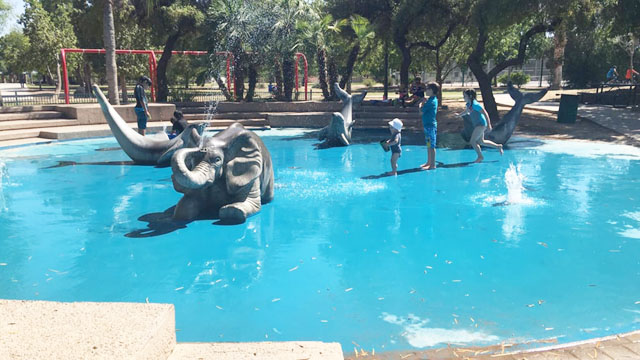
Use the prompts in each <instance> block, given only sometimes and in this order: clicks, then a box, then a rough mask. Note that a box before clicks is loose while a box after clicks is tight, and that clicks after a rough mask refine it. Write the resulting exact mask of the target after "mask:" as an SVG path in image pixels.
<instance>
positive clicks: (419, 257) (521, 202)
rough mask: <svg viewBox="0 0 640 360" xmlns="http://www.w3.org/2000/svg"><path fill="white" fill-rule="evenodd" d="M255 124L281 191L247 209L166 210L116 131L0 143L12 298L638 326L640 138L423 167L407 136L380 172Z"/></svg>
mask: <svg viewBox="0 0 640 360" xmlns="http://www.w3.org/2000/svg"><path fill="white" fill-rule="evenodd" d="M258 133H259V134H260V135H261V136H262V137H263V139H264V140H265V143H266V144H267V146H268V148H269V149H270V151H271V154H272V157H273V162H274V164H275V184H276V195H275V200H274V202H273V203H271V204H268V205H266V206H264V207H263V209H262V211H261V213H259V214H258V215H256V216H254V217H252V218H250V219H249V220H248V221H247V222H246V223H244V224H241V225H234V226H221V225H215V224H214V221H213V220H204V221H195V222H192V223H189V224H186V225H185V226H184V227H176V226H171V225H170V224H167V223H165V222H163V221H161V219H162V217H163V216H162V215H161V213H162V212H163V211H165V210H166V209H168V208H170V207H171V206H173V205H174V204H175V203H176V202H177V201H178V200H179V199H180V196H181V195H180V194H178V193H177V192H175V191H174V190H173V187H172V185H171V180H170V175H171V170H170V168H154V167H149V166H132V165H128V164H126V163H125V164H121V163H120V162H122V161H127V160H128V158H127V157H126V155H125V154H124V153H123V152H122V151H121V150H119V149H114V148H116V147H117V146H118V144H117V143H116V142H115V140H114V139H113V138H104V139H97V140H80V141H69V142H59V143H54V144H50V145H39V146H29V147H20V148H13V149H4V150H0V159H1V160H0V179H1V180H0V298H8V299H39V300H57V301H132V302H145V301H149V302H161V303H173V304H175V308H176V326H177V328H178V329H179V331H178V332H177V337H178V341H264V340H270V341H271V340H272V341H280V340H321V341H338V342H340V343H341V344H342V345H343V348H344V350H345V351H349V350H350V349H352V348H353V347H355V346H357V347H358V348H360V347H362V348H364V349H367V350H371V349H372V348H375V350H376V351H384V350H393V349H410V348H423V347H431V346H443V345H444V344H446V343H456V344H464V345H472V344H473V345H481V344H487V343H499V342H501V341H510V342H512V341H516V342H526V341H530V340H534V339H547V338H553V337H557V338H558V340H559V341H560V342H568V341H572V340H578V339H585V338H591V337H596V336H601V335H605V334H611V333H616V332H624V331H630V330H634V329H638V328H640V256H639V254H640V201H639V200H640V190H639V189H640V150H639V149H636V148H631V147H626V146H615V145H602V144H589V143H581V142H552V141H549V142H544V143H542V142H541V143H531V142H525V143H523V144H521V145H520V146H517V147H516V148H514V149H511V150H509V151H506V152H505V155H504V156H503V157H502V158H500V156H499V155H498V153H497V152H495V151H491V150H488V151H486V152H485V157H486V160H487V162H486V163H483V164H478V165H470V166H459V165H460V164H461V163H463V162H465V161H470V160H473V159H474V158H475V157H474V156H475V155H474V152H473V150H470V149H467V150H447V149H440V150H438V160H439V161H441V162H443V163H444V164H445V166H442V167H441V168H440V169H438V170H436V171H431V172H415V171H412V170H411V169H413V168H415V167H417V166H418V165H419V164H421V163H422V162H424V157H425V153H426V152H425V148H424V147H423V146H411V145H405V146H403V148H404V153H403V156H402V158H401V159H400V161H399V169H400V170H405V171H404V172H403V173H402V174H401V175H399V176H397V177H380V178H378V177H377V176H376V175H379V174H380V173H382V172H384V171H387V170H388V169H389V164H388V158H389V153H384V152H382V150H381V149H380V146H379V145H378V144H376V143H369V144H355V145H353V146H350V147H348V148H333V149H325V150H315V149H314V147H313V144H314V143H315V140H313V139H306V138H302V137H300V136H298V135H300V132H295V131H289V132H282V131H280V132H279V131H274V130H271V131H265V132H258ZM516 144H517V141H516ZM97 150H99V151H97ZM60 162H62V165H65V164H67V165H69V164H71V162H75V163H76V164H75V165H72V166H56V165H60V164H61V163H60ZM407 170H408V171H407ZM507 173H508V175H507ZM507 182H509V184H510V185H509V186H508V185H507ZM520 182H522V187H520ZM509 199H511V201H512V202H515V203H513V204H505V201H507V200H509ZM494 205H495V206H494ZM140 218H141V219H142V220H139V219H140ZM144 220H148V221H144ZM149 224H150V225H149ZM354 344H357V345H354Z"/></svg>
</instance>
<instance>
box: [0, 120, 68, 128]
mask: <svg viewBox="0 0 640 360" xmlns="http://www.w3.org/2000/svg"><path fill="white" fill-rule="evenodd" d="M77 124H78V121H77V120H69V119H50V120H13V121H1V122H0V131H6V130H17V129H33V128H42V127H56V126H72V125H77Z"/></svg>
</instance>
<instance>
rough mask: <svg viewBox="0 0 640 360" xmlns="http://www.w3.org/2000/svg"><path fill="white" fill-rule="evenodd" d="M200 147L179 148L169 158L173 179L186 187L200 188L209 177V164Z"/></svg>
mask: <svg viewBox="0 0 640 360" xmlns="http://www.w3.org/2000/svg"><path fill="white" fill-rule="evenodd" d="M205 154H206V153H205V152H203V151H201V150H200V149H197V148H196V149H180V150H178V151H176V153H175V154H174V155H173V157H172V159H171V169H172V170H173V176H174V178H175V180H176V181H177V182H178V183H179V184H180V185H182V186H184V187H185V188H188V189H199V188H202V187H203V186H205V185H206V184H207V182H209V181H210V180H212V179H211V175H210V174H211V164H210V163H209V162H208V161H206V159H205Z"/></svg>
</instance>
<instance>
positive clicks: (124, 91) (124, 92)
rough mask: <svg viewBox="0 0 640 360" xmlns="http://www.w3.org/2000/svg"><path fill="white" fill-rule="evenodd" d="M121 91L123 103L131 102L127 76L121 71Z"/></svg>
mask: <svg viewBox="0 0 640 360" xmlns="http://www.w3.org/2000/svg"><path fill="white" fill-rule="evenodd" d="M120 91H121V92H122V103H123V104H128V103H129V95H128V94H127V77H126V75H125V74H124V73H123V72H121V73H120Z"/></svg>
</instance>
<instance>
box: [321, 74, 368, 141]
mask: <svg viewBox="0 0 640 360" xmlns="http://www.w3.org/2000/svg"><path fill="white" fill-rule="evenodd" d="M333 86H334V88H335V91H336V94H338V97H339V98H340V100H342V104H343V106H342V110H341V111H340V112H334V113H333V115H331V121H330V122H329V125H327V126H326V127H324V128H322V130H320V133H319V134H318V135H319V136H318V138H319V139H320V140H325V143H324V145H326V146H329V147H330V146H349V144H350V143H351V130H352V128H353V124H354V122H355V121H354V120H353V111H352V110H353V105H354V104H360V103H361V102H362V100H364V97H365V96H367V92H366V91H365V92H364V93H362V94H360V95H350V94H349V93H347V92H346V91H344V90H343V89H341V88H340V85H339V84H338V83H335V84H333Z"/></svg>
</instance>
